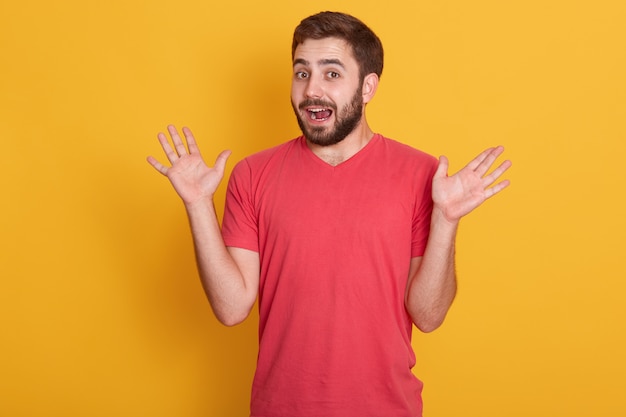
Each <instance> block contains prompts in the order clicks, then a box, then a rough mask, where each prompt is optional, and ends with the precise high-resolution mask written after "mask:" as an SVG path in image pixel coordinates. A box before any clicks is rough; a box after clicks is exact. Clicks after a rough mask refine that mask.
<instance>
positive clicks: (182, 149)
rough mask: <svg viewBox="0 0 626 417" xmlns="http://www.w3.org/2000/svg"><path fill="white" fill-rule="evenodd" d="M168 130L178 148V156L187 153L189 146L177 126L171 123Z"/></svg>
mask: <svg viewBox="0 0 626 417" xmlns="http://www.w3.org/2000/svg"><path fill="white" fill-rule="evenodd" d="M167 131H168V132H169V133H170V136H171V137H172V142H173V143H174V147H175V148H176V153H177V154H178V156H183V155H186V154H187V148H186V147H185V144H184V142H183V140H182V139H181V138H180V136H179V135H178V131H177V130H176V128H175V127H174V126H173V125H169V126H168V127H167Z"/></svg>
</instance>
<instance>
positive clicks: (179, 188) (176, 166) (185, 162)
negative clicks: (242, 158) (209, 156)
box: [148, 125, 230, 205]
mask: <svg viewBox="0 0 626 417" xmlns="http://www.w3.org/2000/svg"><path fill="white" fill-rule="evenodd" d="M167 130H168V132H169V134H170V136H171V137H172V143H173V144H174V147H173V148H172V145H171V144H170V142H169V141H168V139H167V136H166V135H165V134H164V133H159V134H158V135H157V137H158V139H159V143H161V147H162V148H163V151H164V152H165V155H166V156H167V159H168V160H169V161H170V164H171V166H170V167H167V166H165V165H163V164H161V163H160V162H159V161H158V160H157V159H156V158H154V157H152V156H149V157H148V163H150V165H152V166H153V167H154V168H155V169H156V170H157V171H159V172H160V173H161V174H163V175H165V176H166V177H167V178H168V179H169V180H170V182H171V183H172V185H173V186H174V189H175V190H176V192H177V193H178V195H179V196H180V198H182V200H183V202H184V203H185V205H193V204H194V203H197V202H199V201H202V200H206V199H207V198H208V199H213V194H214V193H215V191H216V190H217V187H218V186H219V184H220V182H221V181H222V178H223V177H224V169H225V167H226V161H227V160H228V157H229V156H230V151H228V150H226V151H222V153H220V154H219V155H218V157H217V159H216V161H215V166H213V167H209V166H207V164H206V163H205V162H204V159H202V155H201V154H200V149H198V145H197V144H196V140H195V139H194V137H193V134H192V133H191V130H189V128H187V127H183V134H184V135H185V141H186V142H187V146H185V143H184V141H183V139H181V137H180V136H179V135H178V131H177V130H176V128H175V127H174V126H172V125H170V126H168V127H167Z"/></svg>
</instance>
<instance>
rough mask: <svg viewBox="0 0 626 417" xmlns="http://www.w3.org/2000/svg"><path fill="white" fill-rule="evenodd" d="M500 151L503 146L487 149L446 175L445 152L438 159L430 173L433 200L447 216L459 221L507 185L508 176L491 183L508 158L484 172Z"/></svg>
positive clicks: (502, 149)
mask: <svg viewBox="0 0 626 417" xmlns="http://www.w3.org/2000/svg"><path fill="white" fill-rule="evenodd" d="M502 152H504V148H503V147H502V146H498V147H496V148H489V149H486V150H485V151H483V152H482V153H481V154H480V155H478V156H477V157H476V158H474V159H473V160H472V161H471V162H470V163H469V164H467V165H466V166H465V167H464V168H463V169H461V170H460V171H459V172H457V173H456V174H454V175H452V176H448V175H447V171H448V159H447V158H446V157H445V156H442V157H441V158H440V159H439V166H438V167H437V171H436V172H435V175H434V177H433V202H434V205H435V207H436V208H438V209H440V210H441V211H442V212H443V214H444V215H445V217H446V219H448V220H450V221H458V220H459V219H460V218H461V217H463V216H465V215H466V214H468V213H470V212H471V211H472V210H474V209H475V208H476V207H478V206H480V205H481V204H482V203H483V202H484V201H485V200H487V199H488V198H489V197H492V196H493V195H495V194H497V193H498V192H500V191H502V190H503V189H504V188H505V187H507V186H508V185H509V181H508V180H503V181H501V182H499V183H497V184H496V185H494V186H492V184H494V183H495V182H496V181H497V180H498V179H499V178H500V176H502V174H503V173H504V172H505V171H506V170H507V169H509V167H510V166H511V162H510V161H508V160H507V161H504V162H503V163H502V164H500V165H499V166H498V167H497V168H496V169H494V170H493V171H492V172H491V173H490V174H488V175H487V172H488V171H489V169H490V168H491V167H492V165H493V163H494V162H495V160H496V159H497V158H498V156H500V154H502Z"/></svg>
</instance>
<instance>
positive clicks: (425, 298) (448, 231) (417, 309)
mask: <svg viewBox="0 0 626 417" xmlns="http://www.w3.org/2000/svg"><path fill="white" fill-rule="evenodd" d="M457 228H458V221H449V220H447V219H446V218H445V216H443V214H442V213H441V212H440V211H439V210H437V209H435V210H433V214H432V219H431V226H430V235H429V238H428V243H427V245H426V249H425V252H424V255H423V257H422V259H421V261H420V262H419V263H418V264H417V265H416V267H415V268H414V267H413V265H412V268H411V271H410V274H409V281H408V285H407V293H406V300H405V303H406V308H407V311H408V312H409V314H410V315H411V318H412V319H413V322H414V323H415V325H416V326H417V327H418V328H419V329H420V330H422V331H424V332H430V331H433V330H435V329H436V328H438V327H439V326H440V325H441V324H442V323H443V320H444V319H445V317H446V314H447V312H448V310H449V309H450V306H451V305H452V301H453V300H454V297H455V295H456V271H455V240H456V232H457Z"/></svg>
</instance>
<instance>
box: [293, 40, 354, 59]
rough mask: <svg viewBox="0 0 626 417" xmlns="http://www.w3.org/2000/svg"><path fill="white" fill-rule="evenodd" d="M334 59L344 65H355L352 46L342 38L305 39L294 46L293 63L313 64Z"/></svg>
mask: <svg viewBox="0 0 626 417" xmlns="http://www.w3.org/2000/svg"><path fill="white" fill-rule="evenodd" d="M335 60H338V61H340V62H342V63H343V64H344V65H346V66H348V65H356V60H355V59H354V56H353V54H352V47H351V46H350V45H349V44H348V43H347V42H346V41H344V40H343V39H339V38H323V39H306V40H305V41H304V42H302V43H301V44H299V45H298V46H297V47H296V50H295V51H294V54H293V62H294V64H296V63H298V62H306V63H309V64H315V63H321V62H329V61H335Z"/></svg>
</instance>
